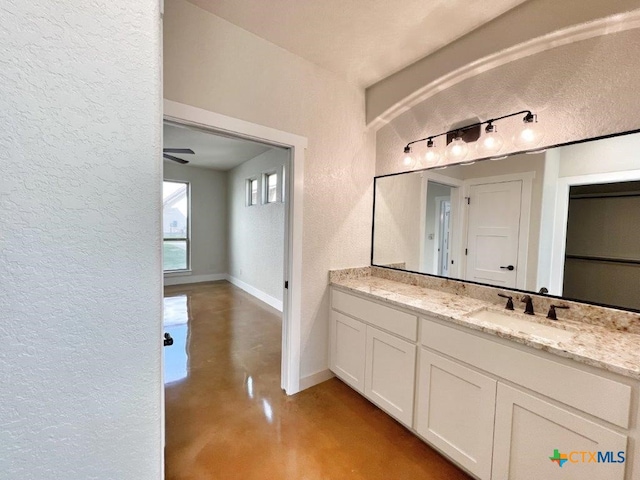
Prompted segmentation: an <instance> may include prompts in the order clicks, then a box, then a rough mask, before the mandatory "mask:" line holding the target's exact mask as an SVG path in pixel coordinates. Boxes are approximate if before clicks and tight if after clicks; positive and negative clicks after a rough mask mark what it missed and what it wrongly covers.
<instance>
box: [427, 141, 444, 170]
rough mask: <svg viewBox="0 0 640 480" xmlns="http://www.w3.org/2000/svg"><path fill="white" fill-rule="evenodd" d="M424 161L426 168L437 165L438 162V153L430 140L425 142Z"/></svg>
mask: <svg viewBox="0 0 640 480" xmlns="http://www.w3.org/2000/svg"><path fill="white" fill-rule="evenodd" d="M424 161H425V163H426V164H427V166H429V165H437V163H438V162H439V161H440V152H438V150H437V149H436V146H435V144H434V143H433V139H432V138H430V139H429V140H428V141H427V153H425V154H424Z"/></svg>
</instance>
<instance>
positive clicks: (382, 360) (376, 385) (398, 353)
mask: <svg viewBox="0 0 640 480" xmlns="http://www.w3.org/2000/svg"><path fill="white" fill-rule="evenodd" d="M415 368H416V346H415V345H414V344H411V343H409V342H407V341H406V340H402V339H401V338H398V337H395V336H393V335H390V334H388V333H385V332H383V331H382V330H379V329H377V328H375V327H371V326H367V353H366V374H365V379H366V380H365V388H364V391H365V395H366V396H367V398H369V399H370V400H371V401H372V402H374V403H375V404H377V405H378V406H379V407H380V408H382V409H383V410H385V411H386V412H387V413H389V414H391V415H393V416H394V417H396V418H397V419H398V420H400V421H401V422H402V423H404V424H405V425H407V426H409V427H411V424H412V422H413V396H414V383H415V380H414V377H415Z"/></svg>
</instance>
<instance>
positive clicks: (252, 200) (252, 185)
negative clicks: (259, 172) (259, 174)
mask: <svg viewBox="0 0 640 480" xmlns="http://www.w3.org/2000/svg"><path fill="white" fill-rule="evenodd" d="M257 204H258V179H257V178H252V179H249V180H247V206H249V207H250V206H251V205H257Z"/></svg>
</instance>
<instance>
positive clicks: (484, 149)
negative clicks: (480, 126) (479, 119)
mask: <svg viewBox="0 0 640 480" xmlns="http://www.w3.org/2000/svg"><path fill="white" fill-rule="evenodd" d="M503 145H504V140H502V135H500V134H499V133H498V130H497V129H496V126H495V125H493V124H492V123H491V122H489V125H487V128H486V129H485V134H484V135H483V136H482V138H481V139H480V141H479V142H478V143H477V144H476V149H477V150H478V153H479V154H480V155H481V156H483V157H490V156H491V155H495V154H496V153H498V152H499V151H500V150H501V149H502V146H503Z"/></svg>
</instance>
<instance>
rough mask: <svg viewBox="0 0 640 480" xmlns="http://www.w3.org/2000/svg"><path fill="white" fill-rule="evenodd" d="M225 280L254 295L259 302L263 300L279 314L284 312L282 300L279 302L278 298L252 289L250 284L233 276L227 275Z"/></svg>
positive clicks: (254, 288)
mask: <svg viewBox="0 0 640 480" xmlns="http://www.w3.org/2000/svg"><path fill="white" fill-rule="evenodd" d="M225 278H226V279H227V281H228V282H229V283H231V284H233V285H235V286H236V287H238V288H241V289H242V290H244V291H245V292H247V293H248V294H249V295H253V296H254V297H256V298H257V299H258V300H261V301H263V302H264V303H266V304H267V305H269V306H271V307H273V308H275V309H276V310H278V311H279V312H282V300H278V299H277V298H275V297H272V296H271V295H269V294H267V293H264V292H263V291H262V290H258V289H257V288H256V287H252V286H251V285H249V284H248V283H245V282H243V281H242V280H239V279H237V278H236V277H232V276H231V275H226V277H225Z"/></svg>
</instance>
